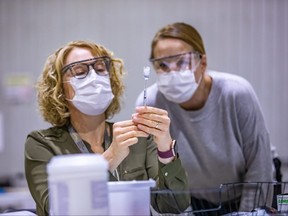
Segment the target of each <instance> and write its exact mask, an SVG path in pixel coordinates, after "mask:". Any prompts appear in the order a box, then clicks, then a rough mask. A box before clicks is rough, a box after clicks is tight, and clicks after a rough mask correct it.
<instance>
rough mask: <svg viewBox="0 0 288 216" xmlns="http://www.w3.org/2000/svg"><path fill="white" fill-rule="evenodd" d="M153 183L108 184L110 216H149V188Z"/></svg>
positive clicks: (149, 181) (123, 182) (124, 182)
mask: <svg viewBox="0 0 288 216" xmlns="http://www.w3.org/2000/svg"><path fill="white" fill-rule="evenodd" d="M155 185H156V183H155V181H154V180H152V179H149V180H147V181H120V182H108V188H109V203H110V210H109V211H110V215H125V216H126V215H150V187H154V186H155Z"/></svg>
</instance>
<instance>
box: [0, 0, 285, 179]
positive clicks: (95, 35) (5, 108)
mask: <svg viewBox="0 0 288 216" xmlns="http://www.w3.org/2000/svg"><path fill="white" fill-rule="evenodd" d="M287 14H288V1H285V0H254V1H246V0H213V1H211V0H201V1H199V0H181V1H179V0H157V1H156V0H110V1H104V0H102V1H101V0H84V1H83V0H79V1H78V0H77V1H76V0H61V1H58V0H49V1H44V0H0V78H1V84H0V88H1V94H0V99H1V103H0V112H2V114H3V118H4V131H3V133H4V138H3V139H4V150H3V151H2V152H0V175H4V174H13V173H16V172H23V158H24V157H23V150H24V142H25V139H26V135H27V134H28V133H29V132H30V131H31V130H34V129H38V128H45V127H48V126H49V125H48V124H46V123H44V122H43V120H42V118H41V117H40V116H39V114H38V111H37V103H36V99H35V93H32V95H30V96H28V98H27V100H26V101H24V102H21V101H20V102H19V103H16V104H15V103H14V104H11V103H8V102H7V97H6V95H5V89H6V88H5V87H6V86H7V85H8V86H10V87H11V83H9V82H8V81H7V77H8V78H9V77H11V76H13V75H17V76H18V75H19V74H20V75H23V76H26V77H28V78H30V80H31V82H32V83H34V82H35V81H36V79H37V77H38V76H39V74H40V73H41V69H42V67H43V64H44V62H45V60H46V58H47V56H48V55H49V54H51V53H52V52H53V51H54V50H55V49H56V48H58V47H59V46H62V45H63V44H64V43H66V42H68V41H70V40H75V39H89V40H93V41H95V42H98V43H101V44H103V45H105V46H106V47H108V48H109V49H111V50H113V51H114V53H115V55H116V56H118V57H121V58H123V59H124V61H125V64H126V69H127V72H128V73H127V76H126V79H125V82H126V87H127V88H126V94H125V97H124V99H123V101H124V105H123V109H122V111H121V112H120V113H119V115H117V116H115V117H114V119H113V120H115V121H117V120H124V119H127V118H130V116H131V114H132V112H133V110H134V101H135V99H136V97H137V95H138V93H140V91H141V90H142V87H143V85H144V83H143V78H142V68H143V66H145V65H148V64H149V62H148V60H147V59H148V56H149V51H150V41H151V39H152V37H153V35H154V33H155V32H156V31H157V30H158V29H159V28H160V27H162V26H163V25H166V24H168V23H171V22H176V21H184V22H187V23H190V24H192V25H194V26H195V27H196V28H197V29H198V30H199V31H200V33H201V34H202V36H203V39H204V41H205V43H206V51H207V55H208V66H209V68H211V69H216V70H221V71H225V72H228V73H233V74H239V75H242V76H243V77H245V78H247V79H248V80H249V81H250V82H251V83H252V85H253V86H254V88H255V91H256V93H257V94H258V96H259V100H260V103H261V104H262V107H263V111H264V114H265V118H266V120H267V125H268V127H269V129H270V132H271V140H272V142H273V144H274V145H275V146H276V147H277V149H278V153H279V155H280V156H281V157H282V158H283V160H287V161H288V157H287V155H288V148H287V140H288V132H287V128H288V123H287V122H288V115H287V114H286V113H287V110H288V100H287V99H288V96H287V93H288V87H287V86H288V85H287V83H288V70H287V69H288V66H287V62H288V61H287V59H288V42H287V38H288V15H287ZM154 78H155V76H154V75H152V77H151V79H150V80H149V84H152V82H153V81H154ZM14 81H15V80H14ZM24 96H25V95H24ZM24 96H23V97H24ZM24 98H25V97H24Z"/></svg>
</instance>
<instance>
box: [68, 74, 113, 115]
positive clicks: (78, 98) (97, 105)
mask: <svg viewBox="0 0 288 216" xmlns="http://www.w3.org/2000/svg"><path fill="white" fill-rule="evenodd" d="M67 82H69V83H70V84H71V85H72V87H73V89H74V91H75V95H74V97H73V98H72V99H67V100H69V101H71V102H72V103H73V105H74V106H75V107H76V108H77V109H78V110H79V111H80V112H82V113H84V114H86V115H99V114H102V113H104V112H105V111H106V109H107V108H108V107H109V105H110V104H111V101H112V100H113V98H114V95H113V93H112V89H111V84H110V78H109V76H99V75H98V74H97V73H96V72H95V71H94V69H91V70H90V71H89V74H88V75H87V76H86V77H85V78H83V79H77V78H75V77H72V78H71V79H70V80H69V81H67Z"/></svg>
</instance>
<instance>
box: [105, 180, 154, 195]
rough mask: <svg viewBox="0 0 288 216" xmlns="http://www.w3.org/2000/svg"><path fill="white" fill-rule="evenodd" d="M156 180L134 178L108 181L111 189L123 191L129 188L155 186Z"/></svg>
mask: <svg viewBox="0 0 288 216" xmlns="http://www.w3.org/2000/svg"><path fill="white" fill-rule="evenodd" d="M155 185H156V182H155V180H153V179H149V180H141V181H139V180H132V181H111V182H108V188H109V191H111V192H113V191H122V190H124V191H125V190H129V189H132V190H133V189H135V188H137V189H139V188H142V189H143V188H147V189H149V188H150V187H155Z"/></svg>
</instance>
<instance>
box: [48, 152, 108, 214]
mask: <svg viewBox="0 0 288 216" xmlns="http://www.w3.org/2000/svg"><path fill="white" fill-rule="evenodd" d="M47 172H48V191H49V202H50V215H77V216H79V215H109V196H108V185H107V181H108V162H107V161H106V160H105V158H104V157H103V156H102V155H100V154H72V155H61V156H55V157H53V158H52V159H51V160H50V162H49V164H48V166H47Z"/></svg>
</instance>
